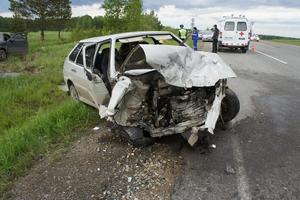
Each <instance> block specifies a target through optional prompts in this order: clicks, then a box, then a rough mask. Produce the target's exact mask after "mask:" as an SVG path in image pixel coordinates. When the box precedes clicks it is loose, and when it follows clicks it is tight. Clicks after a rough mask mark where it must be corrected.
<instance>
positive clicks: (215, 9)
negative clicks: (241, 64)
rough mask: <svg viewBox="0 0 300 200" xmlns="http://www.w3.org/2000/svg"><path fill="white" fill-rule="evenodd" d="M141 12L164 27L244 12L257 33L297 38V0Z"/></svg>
mask: <svg viewBox="0 0 300 200" xmlns="http://www.w3.org/2000/svg"><path fill="white" fill-rule="evenodd" d="M102 2H103V0H72V12H73V16H82V15H86V14H88V15H91V16H97V15H104V14H105V12H104V10H103V9H102V8H101V4H102ZM143 3H144V11H145V12H149V11H150V10H154V11H155V12H156V14H157V16H158V18H159V20H160V21H161V22H162V24H163V25H165V26H172V27H178V26H179V25H180V24H184V25H185V27H190V26H191V19H192V18H194V19H195V26H196V27H197V28H198V29H200V30H201V29H206V28H208V27H212V26H213V25H214V24H215V23H216V22H217V21H218V20H219V19H221V18H222V17H223V16H229V15H232V14H234V15H236V16H237V15H240V14H241V15H245V16H246V17H247V18H248V19H249V20H250V21H253V22H254V32H255V33H257V34H269V35H280V36H289V37H297V38H300V0H192V1H186V0H144V1H143ZM8 7H9V2H8V0H0V16H12V13H11V12H9V10H8Z"/></svg>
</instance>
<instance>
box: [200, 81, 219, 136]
mask: <svg viewBox="0 0 300 200" xmlns="http://www.w3.org/2000/svg"><path fill="white" fill-rule="evenodd" d="M224 92H225V91H224V87H223V85H222V83H221V87H218V88H216V95H215V99H214V102H213V104H212V106H211V108H210V109H209V110H208V112H207V117H206V121H205V124H204V125H203V126H201V128H203V129H207V131H208V132H210V133H211V134H214V129H215V126H216V123H217V121H218V119H219V116H220V112H221V103H222V100H223V98H224V97H225V93H224Z"/></svg>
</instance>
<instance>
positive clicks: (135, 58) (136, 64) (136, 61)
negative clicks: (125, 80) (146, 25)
mask: <svg viewBox="0 0 300 200" xmlns="http://www.w3.org/2000/svg"><path fill="white" fill-rule="evenodd" d="M122 69H123V71H126V70H132V69H152V67H151V66H149V65H148V64H147V63H146V56H145V53H144V51H143V49H142V48H141V47H140V46H138V47H136V48H135V49H134V50H133V51H132V53H130V54H129V57H128V58H127V59H126V60H125V62H124V66H123V67H122Z"/></svg>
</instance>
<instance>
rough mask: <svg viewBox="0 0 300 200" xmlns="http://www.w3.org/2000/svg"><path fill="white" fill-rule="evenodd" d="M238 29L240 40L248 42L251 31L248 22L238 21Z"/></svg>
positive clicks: (244, 42)
mask: <svg viewBox="0 0 300 200" xmlns="http://www.w3.org/2000/svg"><path fill="white" fill-rule="evenodd" d="M236 31H237V36H238V40H239V42H240V43H242V44H248V37H249V31H248V28H247V22H245V21H238V22H237V25H236Z"/></svg>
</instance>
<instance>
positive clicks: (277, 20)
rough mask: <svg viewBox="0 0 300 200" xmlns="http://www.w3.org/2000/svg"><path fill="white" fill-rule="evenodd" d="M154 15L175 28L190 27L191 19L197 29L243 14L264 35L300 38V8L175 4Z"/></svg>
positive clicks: (162, 8) (159, 10)
mask: <svg viewBox="0 0 300 200" xmlns="http://www.w3.org/2000/svg"><path fill="white" fill-rule="evenodd" d="M156 11H157V15H158V17H159V19H160V20H161V22H162V24H164V25H169V26H173V27H178V26H179V24H184V25H185V26H186V27H190V26H191V19H192V18H194V19H195V25H196V26H197V27H198V28H199V29H205V28H207V27H212V26H213V25H214V24H215V23H217V21H218V20H219V19H221V18H222V16H229V15H231V14H235V15H239V14H242V15H246V17H248V19H249V20H250V21H253V22H255V25H254V31H255V32H257V33H260V34H261V33H263V34H272V35H283V36H291V37H299V38H300V9H299V8H286V7H274V6H273V7H271V6H259V7H254V8H248V9H236V8H224V7H210V8H190V9H183V8H178V7H176V6H175V5H165V6H162V7H160V8H159V9H158V10H156Z"/></svg>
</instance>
